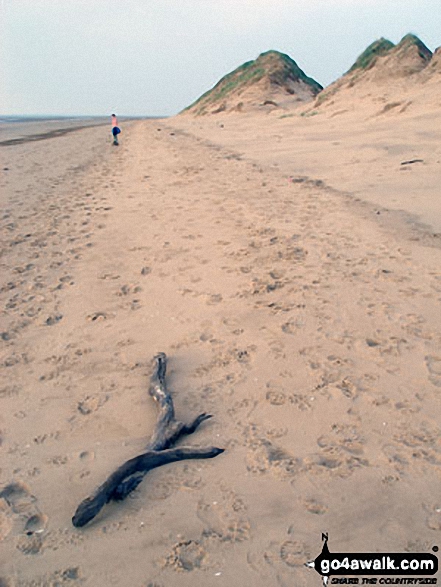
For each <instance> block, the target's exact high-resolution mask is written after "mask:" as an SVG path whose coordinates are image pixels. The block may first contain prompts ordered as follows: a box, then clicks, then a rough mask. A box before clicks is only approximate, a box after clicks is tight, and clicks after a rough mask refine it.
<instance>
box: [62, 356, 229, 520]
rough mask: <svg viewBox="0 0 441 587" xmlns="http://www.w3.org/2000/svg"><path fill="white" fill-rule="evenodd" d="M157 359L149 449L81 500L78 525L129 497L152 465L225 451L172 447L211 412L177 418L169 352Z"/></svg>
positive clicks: (201, 457) (205, 457)
mask: <svg viewBox="0 0 441 587" xmlns="http://www.w3.org/2000/svg"><path fill="white" fill-rule="evenodd" d="M155 361H156V369H155V371H154V373H153V376H152V378H151V381H150V389H149V393H150V395H151V396H152V397H153V399H154V400H156V401H157V403H158V405H159V414H158V419H157V421H156V425H155V431H154V433H153V435H152V438H151V440H150V442H149V444H148V446H147V449H148V450H147V452H145V453H143V454H141V455H139V456H137V457H134V458H133V459H130V460H128V461H126V462H125V463H124V464H123V465H121V467H119V468H118V469H117V470H116V471H115V472H114V473H112V475H110V477H108V479H107V480H106V481H105V482H104V483H103V484H102V485H100V486H99V487H98V488H97V489H96V490H95V491H94V492H93V494H92V495H91V496H90V497H87V498H86V499H85V500H84V501H82V502H81V503H80V505H79V506H78V508H77V510H76V512H75V514H74V516H73V518H72V523H73V525H74V526H76V527H77V528H79V527H81V526H84V525H85V524H87V523H88V522H90V520H92V519H93V518H94V517H95V516H96V515H97V514H98V513H99V512H100V511H101V509H102V508H103V507H104V505H105V504H106V503H108V502H109V501H111V500H119V501H120V500H123V499H125V498H126V497H127V496H128V495H129V494H130V493H131V492H132V491H133V490H134V489H136V487H138V485H139V484H140V483H141V481H142V480H143V478H144V476H145V475H146V474H147V473H148V472H149V471H151V470H152V469H155V468H156V467H160V466H162V465H166V464H168V463H173V462H175V461H182V460H185V459H211V458H213V457H216V456H217V455H219V454H221V453H223V452H224V449H222V448H216V447H213V446H211V447H207V448H198V447H181V448H170V447H171V446H172V445H173V444H174V443H175V442H176V441H177V440H178V439H179V438H180V437H181V436H184V435H186V434H192V433H193V432H194V431H195V430H196V429H197V428H198V426H199V425H200V424H201V423H202V422H204V420H208V419H209V418H211V416H210V415H209V414H200V415H199V416H198V417H197V418H196V419H195V420H194V421H193V422H192V423H191V424H184V423H183V422H179V421H178V420H176V419H175V413H174V408H173V400H172V398H171V395H170V393H169V392H168V391H167V387H166V385H165V373H166V369H167V357H166V355H165V353H159V354H158V355H156V357H155Z"/></svg>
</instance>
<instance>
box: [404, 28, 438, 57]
mask: <svg viewBox="0 0 441 587" xmlns="http://www.w3.org/2000/svg"><path fill="white" fill-rule="evenodd" d="M413 45H414V46H415V47H416V48H417V49H418V54H419V56H420V57H421V58H422V59H424V60H425V61H428V60H429V59H431V57H432V51H431V50H430V49H428V48H427V47H426V45H425V44H424V43H423V42H422V40H421V39H419V38H418V37H417V36H416V35H413V34H412V33H409V34H408V35H406V36H405V37H403V38H402V39H401V41H400V42H399V43H398V45H397V49H398V48H405V47H410V46H413Z"/></svg>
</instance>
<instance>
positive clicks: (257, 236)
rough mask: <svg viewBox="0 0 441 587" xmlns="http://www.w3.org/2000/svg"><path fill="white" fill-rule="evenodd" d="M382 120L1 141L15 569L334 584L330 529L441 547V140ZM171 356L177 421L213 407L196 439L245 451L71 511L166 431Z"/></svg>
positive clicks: (195, 126)
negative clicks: (326, 566) (328, 577)
mask: <svg viewBox="0 0 441 587" xmlns="http://www.w3.org/2000/svg"><path fill="white" fill-rule="evenodd" d="M314 119H315V120H316V121H318V122H315V123H314V126H311V124H312V122H313V121H314ZM220 122H222V123H223V127H221V125H220ZM271 122H273V123H274V126H273V125H272V124H270V123H271ZM334 123H335V126H332V125H333V124H334ZM381 124H382V125H383V126H381V125H380V126H378V127H375V128H377V134H375V132H374V131H375V128H372V127H371V126H368V125H365V131H366V132H371V134H370V135H369V136H366V137H365V136H361V133H358V134H357V136H356V137H355V138H354V131H352V133H350V132H348V130H346V127H345V126H343V125H340V126H339V125H338V124H337V121H336V120H335V119H332V118H329V119H328V121H327V122H326V121H323V122H320V119H319V117H318V116H317V117H311V118H309V119H305V120H303V119H300V118H295V117H293V118H286V119H282V120H280V119H277V118H276V117H275V115H272V116H268V117H254V118H253V117H250V116H249V117H246V116H245V117H243V118H240V117H239V116H237V117H234V116H230V117H225V119H223V120H220V119H214V118H211V119H207V120H205V121H203V120H202V121H201V120H195V119H186V118H178V119H174V120H173V119H170V120H166V121H162V122H158V121H142V122H136V123H135V122H133V123H130V124H127V125H126V126H125V128H124V129H123V134H122V137H121V146H120V147H119V148H118V149H115V148H113V147H112V146H111V145H110V139H109V137H108V129H102V128H91V129H82V130H79V131H78V132H72V133H70V134H68V135H65V136H61V137H57V138H51V139H48V140H41V141H39V142H38V143H35V142H27V143H22V144H19V145H15V146H4V147H0V158H1V161H0V173H1V183H0V190H1V194H2V195H1V198H2V208H3V210H4V211H3V212H2V235H3V242H2V259H1V275H2V283H1V296H2V304H3V307H4V309H5V311H4V313H3V315H2V318H1V320H2V322H1V328H0V331H1V332H2V335H1V336H2V340H1V344H2V347H3V349H2V356H1V383H0V430H1V438H0V442H1V447H0V449H1V452H2V461H1V470H0V491H1V495H2V498H1V499H0V540H1V543H0V585H1V586H2V587H4V586H8V587H43V586H44V587H46V586H51V587H55V586H56V585H58V586H59V585H63V586H75V585H82V586H87V587H104V586H106V587H107V586H109V585H115V586H119V587H123V586H124V587H125V586H128V585H130V586H133V587H147V586H150V587H153V586H154V587H175V586H179V587H195V586H201V587H202V586H204V587H205V586H210V587H211V586H212V585H213V586H225V587H227V586H228V587H230V586H242V585H250V586H251V585H252V586H253V587H271V586H279V585H280V586H282V587H285V586H286V587H288V586H293V585H295V586H296V587H301V586H311V587H314V586H318V585H320V579H319V576H318V575H317V574H316V573H315V572H314V571H312V570H309V569H307V568H305V567H304V566H303V564H304V563H305V562H306V561H308V560H310V559H311V558H314V557H315V556H316V555H318V554H319V552H320V550H321V533H322V532H325V531H327V532H329V537H330V544H329V545H330V548H331V550H333V551H336V552H345V551H346V552H375V551H378V552H428V551H430V550H431V548H432V546H434V545H435V544H439V543H440V531H441V513H440V512H441V496H440V495H439V492H438V487H439V484H440V471H441V469H440V466H441V428H440V407H441V400H440V393H441V351H440V339H441V336H440V335H441V326H440V325H441V322H440V304H439V301H440V293H441V275H440V272H439V267H440V260H441V251H440V248H439V239H438V237H437V236H434V234H437V233H438V231H440V229H441V226H440V216H439V215H438V211H439V198H437V194H436V193H435V190H436V189H437V188H438V186H439V184H440V181H439V180H440V165H439V158H440V151H439V147H438V146H437V145H436V141H435V138H436V137H435V136H434V134H433V130H432V125H433V121H432V123H431V121H430V120H427V121H426V125H425V126H424V128H423V127H421V126H419V127H418V132H416V131H415V132H414V133H413V134H411V135H405V136H403V135H402V134H401V133H400V132H399V129H397V128H393V129H392V130H391V127H390V126H388V124H387V121H386V119H384V120H383V122H382V123H381ZM402 124H403V125H405V124H409V125H411V122H410V118H408V119H404V118H403V119H402ZM308 125H309V126H308ZM403 128H404V127H403ZM409 128H410V127H409ZM360 129H361V127H360ZM369 129H370V130H369ZM361 130H362V129H361ZM389 131H390V133H389ZM335 142H338V143H339V144H335ZM381 145H382V147H381V148H380V146H381ZM384 145H387V146H388V149H385V148H384ZM392 146H394V147H395V148H394V149H391V147H392ZM334 147H335V151H334V150H333V149H334ZM331 149H332V153H331ZM416 157H418V158H422V159H423V160H424V163H422V164H419V163H415V164H412V165H409V170H408V171H401V162H402V161H404V160H406V159H412V158H416ZM337 167H338V168H337ZM405 167H406V166H405ZM5 168H7V170H6V169H5ZM289 176H292V178H293V180H291V181H290V180H289V179H288V178H289ZM394 200H396V201H394ZM385 210H389V211H390V212H385ZM378 212H380V214H378ZM157 351H165V352H166V353H167V354H168V356H169V358H170V363H169V376H168V383H169V387H170V389H171V390H172V391H173V395H174V400H175V407H176V412H177V415H178V417H180V418H182V419H183V420H185V421H190V420H191V419H192V417H194V416H195V415H196V414H198V413H200V412H204V411H207V412H209V413H211V414H213V415H214V418H213V419H212V420H210V421H208V422H206V423H205V424H204V425H203V426H202V427H201V428H200V430H198V431H197V432H196V433H195V435H194V436H193V437H190V439H189V442H188V443H191V444H197V445H201V446H206V445H217V446H220V447H224V448H225V449H226V452H225V453H224V454H223V455H221V456H218V457H217V458H215V459H213V460H209V461H189V462H187V463H186V462H184V463H175V464H171V465H168V466H166V467H163V468H160V469H157V470H155V471H152V472H151V473H150V474H149V475H148V476H147V477H146V479H145V480H144V481H143V483H142V484H141V485H140V487H139V488H138V490H137V491H136V492H135V493H134V494H133V495H132V497H131V498H129V499H128V500H127V501H125V502H123V503H119V504H110V505H108V506H106V507H105V508H104V510H103V511H102V513H101V514H100V515H99V516H98V517H97V518H96V519H95V520H94V521H93V522H92V523H91V524H90V525H88V526H86V527H85V528H83V529H75V528H74V527H73V526H72V525H71V521H70V520H71V516H72V514H73V512H74V511H75V508H76V506H77V505H78V503H79V502H80V501H81V500H82V499H83V498H84V497H86V496H87V495H89V494H90V493H91V491H92V490H93V489H94V488H95V487H96V486H97V485H99V484H100V483H101V482H102V481H103V480H104V479H105V478H106V476H107V475H108V474H109V473H110V472H111V471H113V470H114V468H116V467H117V466H118V465H120V464H121V463H122V462H123V461H125V460H126V459H129V458H131V457H132V456H135V455H137V454H139V453H141V452H142V451H143V448H144V446H145V445H146V444H147V442H148V439H149V436H150V434H151V432H152V430H153V427H154V422H155V414H156V411H155V406H154V405H153V402H152V400H151V398H150V397H149V396H148V394H147V389H148V382H149V377H150V375H151V372H152V363H151V359H152V357H153V355H154V354H155V353H156V352H157Z"/></svg>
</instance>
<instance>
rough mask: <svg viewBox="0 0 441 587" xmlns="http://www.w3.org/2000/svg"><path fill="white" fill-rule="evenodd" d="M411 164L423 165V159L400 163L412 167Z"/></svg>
mask: <svg viewBox="0 0 441 587" xmlns="http://www.w3.org/2000/svg"><path fill="white" fill-rule="evenodd" d="M412 163H424V159H410V160H409V161H402V162H401V165H412Z"/></svg>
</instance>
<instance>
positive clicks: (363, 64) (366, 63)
mask: <svg viewBox="0 0 441 587" xmlns="http://www.w3.org/2000/svg"><path fill="white" fill-rule="evenodd" d="M394 47H395V45H394V44H393V43H392V42H391V41H388V40H387V39H384V38H381V39H378V41H374V42H373V43H371V44H370V45H369V47H368V48H367V49H365V50H364V51H363V53H362V54H361V55H360V56H359V57H358V58H357V60H356V61H355V63H354V65H353V66H352V67H351V69H350V70H349V72H348V73H351V72H352V71H355V70H357V69H369V68H370V67H372V66H373V65H374V63H375V61H376V60H377V59H378V57H380V56H381V55H385V54H386V53H388V52H389V51H390V50H391V49H393V48H394Z"/></svg>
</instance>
